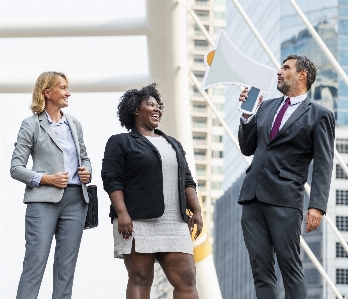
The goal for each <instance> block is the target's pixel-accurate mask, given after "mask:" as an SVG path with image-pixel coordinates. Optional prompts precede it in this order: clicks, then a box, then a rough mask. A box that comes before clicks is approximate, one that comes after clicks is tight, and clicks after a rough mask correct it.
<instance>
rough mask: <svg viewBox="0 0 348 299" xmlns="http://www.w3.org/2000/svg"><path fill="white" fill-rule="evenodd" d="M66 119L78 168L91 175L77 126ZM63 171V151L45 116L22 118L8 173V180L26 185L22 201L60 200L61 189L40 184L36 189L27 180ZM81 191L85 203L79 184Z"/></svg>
mask: <svg viewBox="0 0 348 299" xmlns="http://www.w3.org/2000/svg"><path fill="white" fill-rule="evenodd" d="M66 117H67V120H68V123H69V126H70V129H71V132H72V136H73V139H74V141H75V146H76V151H77V156H78V163H79V166H85V167H86V169H87V170H88V171H90V172H91V173H92V167H91V163H90V160H89V158H88V156H87V152H86V147H85V143H84V141H83V132H82V127H81V124H80V122H79V121H78V120H77V119H76V118H74V117H73V116H71V115H67V114H66ZM30 155H31V156H32V159H33V167H32V169H31V170H30V169H27V168H26V166H27V163H28V159H29V156H30ZM64 171H65V170H64V155H63V150H62V149H61V147H60V145H59V142H58V140H57V137H56V134H55V133H54V131H53V129H52V127H51V125H50V123H49V122H48V120H47V116H46V113H44V112H43V113H41V114H39V115H37V114H35V115H33V116H31V117H29V118H26V119H24V120H23V122H22V125H21V127H20V129H19V133H18V136H17V142H16V143H15V149H14V151H13V154H12V160H11V170H10V173H11V176H12V178H14V179H16V180H18V181H20V182H23V183H25V184H26V189H25V193H24V202H25V203H28V202H59V201H60V200H61V199H62V197H63V193H64V189H60V188H56V187H53V186H49V185H42V186H40V187H39V188H37V187H31V181H32V179H33V177H34V175H35V173H44V174H54V173H57V172H64ZM82 190H83V195H84V198H85V201H86V202H87V203H88V202H89V198H88V194H87V188H86V185H85V184H82Z"/></svg>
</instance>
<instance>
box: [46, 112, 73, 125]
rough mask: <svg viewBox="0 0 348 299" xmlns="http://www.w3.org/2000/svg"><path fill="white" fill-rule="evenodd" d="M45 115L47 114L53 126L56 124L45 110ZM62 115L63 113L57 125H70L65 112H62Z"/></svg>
mask: <svg viewBox="0 0 348 299" xmlns="http://www.w3.org/2000/svg"><path fill="white" fill-rule="evenodd" d="M45 113H46V116H47V120H48V122H49V123H50V124H53V123H54V122H53V121H52V119H51V117H50V116H49V114H48V113H47V111H46V110H45ZM60 113H62V118H61V119H60V120H59V121H58V122H56V124H63V123H66V124H68V120H67V118H66V115H65V113H64V112H63V111H60Z"/></svg>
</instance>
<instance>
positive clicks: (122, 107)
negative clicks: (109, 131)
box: [117, 83, 163, 130]
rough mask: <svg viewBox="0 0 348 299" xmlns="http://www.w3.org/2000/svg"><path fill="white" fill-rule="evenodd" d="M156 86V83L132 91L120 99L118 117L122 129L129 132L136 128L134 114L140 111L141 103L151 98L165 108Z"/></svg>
mask: <svg viewBox="0 0 348 299" xmlns="http://www.w3.org/2000/svg"><path fill="white" fill-rule="evenodd" d="M156 86H157V84H156V83H152V84H150V85H148V86H145V87H143V88H142V89H139V90H137V89H130V90H128V91H126V92H125V94H124V95H123V96H122V97H121V98H120V103H119V104H118V107H117V109H118V110H117V115H118V119H119V121H120V124H121V126H122V127H126V129H127V130H131V129H133V128H134V127H135V122H134V114H135V112H136V111H137V110H138V109H139V106H140V103H141V102H142V101H145V100H147V99H148V98H149V97H153V98H154V99H155V100H156V102H157V103H158V104H159V105H161V106H162V107H163V103H162V101H161V95H160V94H159V92H158V90H157V89H156Z"/></svg>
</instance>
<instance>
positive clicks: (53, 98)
mask: <svg viewBox="0 0 348 299" xmlns="http://www.w3.org/2000/svg"><path fill="white" fill-rule="evenodd" d="M43 94H44V96H45V98H46V108H47V107H54V108H57V109H62V108H65V107H68V106H69V102H68V98H69V97H70V95H71V94H70V92H69V90H68V83H67V82H66V80H65V79H64V78H63V77H60V76H58V82H57V84H56V85H55V86H54V87H53V88H52V89H50V90H48V89H45V90H44V91H43Z"/></svg>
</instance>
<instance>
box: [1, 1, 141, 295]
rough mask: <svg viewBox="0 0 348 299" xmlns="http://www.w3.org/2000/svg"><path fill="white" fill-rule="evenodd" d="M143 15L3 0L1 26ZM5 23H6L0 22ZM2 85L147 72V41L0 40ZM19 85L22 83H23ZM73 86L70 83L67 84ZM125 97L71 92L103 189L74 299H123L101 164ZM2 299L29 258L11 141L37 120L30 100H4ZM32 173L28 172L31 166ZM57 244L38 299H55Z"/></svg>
mask: <svg viewBox="0 0 348 299" xmlns="http://www.w3.org/2000/svg"><path fill="white" fill-rule="evenodd" d="M144 15H145V1H135V0H126V1H119V0H112V1H100V0H98V1H85V0H83V1H63V0H61V1H54V0H45V1H28V0H25V1H15V0H11V1H0V20H1V23H3V22H7V21H11V22H17V21H18V22H28V23H30V22H32V21H34V20H37V19H40V18H42V19H45V20H46V21H47V22H50V20H61V21H62V22H64V21H68V20H71V19H88V18H95V19H98V20H105V21H108V20H112V19H115V18H119V17H123V18H124V17H137V16H144ZM0 25H1V24H0ZM0 43H1V44H0V63H1V68H0V76H1V77H0V84H1V80H7V79H14V80H16V79H18V78H29V79H30V80H32V83H33V87H34V84H35V81H36V78H37V77H38V76H39V75H40V74H41V73H42V72H44V71H52V70H54V71H60V72H64V73H66V75H67V76H68V77H69V75H71V76H73V77H75V76H78V75H86V74H87V75H91V76H96V77H98V78H107V77H111V76H116V75H123V74H125V75H129V74H144V73H147V72H148V63H147V48H146V38H145V37H144V36H140V37H67V38H64V37H59V38H20V39H17V38H13V39H11V38H3V39H0ZM18 80H19V79H18ZM73 84H74V82H73V81H70V86H73ZM120 96H121V93H72V96H71V97H70V99H69V107H68V108H65V110H64V111H65V112H66V113H68V114H71V115H73V116H75V117H76V118H77V119H78V120H79V121H80V122H81V123H82V127H83V131H84V140H85V144H86V147H87V152H88V155H89V157H90V159H91V162H92V167H93V179H92V183H93V184H95V185H97V186H98V197H99V226H98V227H97V228H94V229H91V230H87V231H84V234H83V238H82V243H81V248H80V253H79V258H78V261H77V267H76V271H75V279H74V286H73V298H74V299H89V298H91V299H92V298H93V299H95V298H98V299H104V298H105V299H106V298H107V299H110V298H125V290H126V284H127V272H126V270H125V267H124V265H123V261H122V260H119V259H114V258H113V237H112V225H111V223H110V218H109V217H108V213H109V198H108V196H107V194H106V192H105V191H104V190H103V189H102V181H101V179H100V169H101V160H102V157H103V153H104V147H105V143H106V141H107V139H108V138H109V137H110V136H111V135H113V134H117V133H119V132H121V131H123V129H122V128H121V127H120V125H119V123H118V120H117V117H116V107H117V104H118V100H119V98H120ZM0 103H1V105H0V114H1V118H0V125H1V130H0V132H1V137H0V142H1V146H0V156H1V180H0V190H1V200H0V254H1V258H0V269H1V278H0V284H1V285H0V286H1V289H0V298H2V299H12V298H15V296H16V290H17V286H18V281H19V278H20V274H21V271H22V262H23V258H24V252H25V240H24V217H25V208H26V205H25V204H23V194H24V188H25V186H24V184H23V183H20V182H18V181H15V180H13V179H12V178H11V177H10V173H9V170H10V162H11V155H12V151H13V148H14V145H13V144H14V142H15V141H16V138H17V133H18V130H19V127H20V124H21V122H22V120H23V119H24V118H26V117H30V116H31V115H32V113H31V111H30V110H29V105H30V103H31V94H25V93H22V94H20V93H18V94H0ZM28 167H31V162H29V164H28ZM54 245H55V241H53V242H52V248H51V254H50V257H49V260H48V263H47V267H46V271H45V275H44V278H43V281H42V285H41V290H40V294H39V297H38V298H39V299H47V298H51V293H52V268H53V267H52V265H53V253H54Z"/></svg>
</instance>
